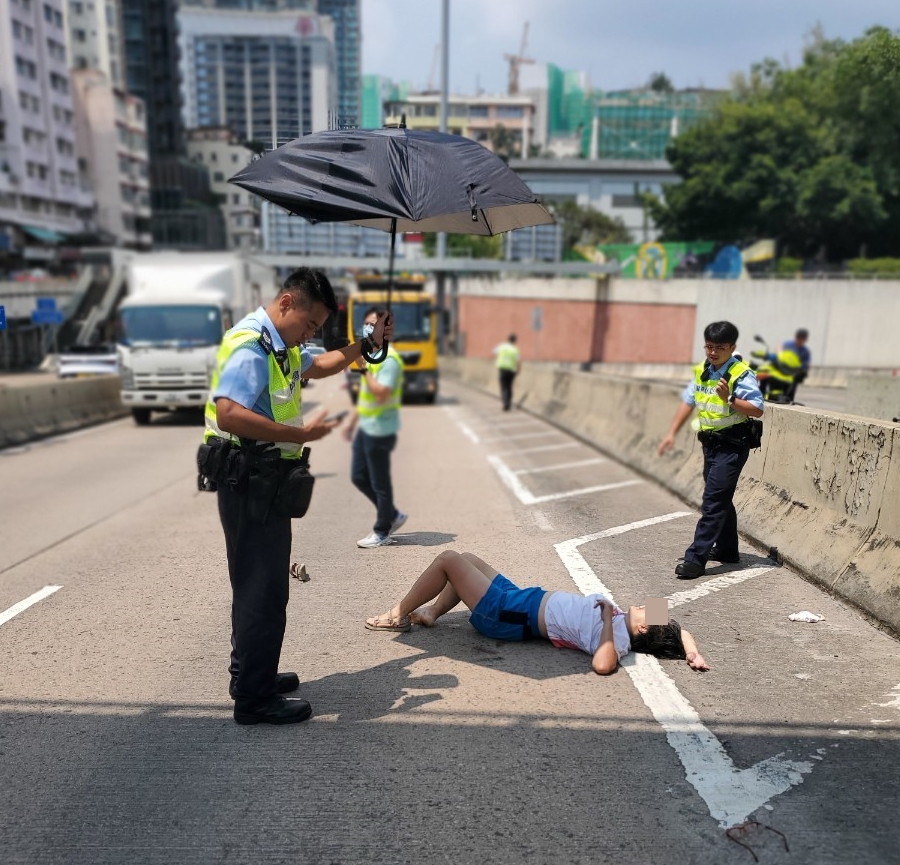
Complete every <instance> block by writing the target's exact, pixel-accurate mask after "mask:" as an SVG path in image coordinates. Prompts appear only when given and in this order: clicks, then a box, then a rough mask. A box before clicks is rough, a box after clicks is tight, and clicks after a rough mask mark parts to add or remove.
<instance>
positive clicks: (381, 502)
mask: <svg viewBox="0 0 900 865" xmlns="http://www.w3.org/2000/svg"><path fill="white" fill-rule="evenodd" d="M384 315H385V312H384V311H383V310H380V309H378V308H377V307H374V306H373V307H371V308H369V309H367V310H366V314H365V318H364V319H363V333H366V331H367V329H368V328H371V327H374V326H375V325H376V323H377V322H379V321H381V320H382V319H383V318H384ZM357 365H358V367H359V368H360V369H361V370H362V375H361V377H360V383H359V395H358V397H357V399H356V414H354V415H353V417H352V419H351V420H350V421H349V422H348V423H347V426H346V427H345V428H344V437H345V438H346V439H347V440H348V441H349V440H350V439H352V440H353V462H352V464H351V468H350V480H352V481H353V485H354V486H355V487H356V488H357V489H358V490H359V491H360V492H361V493H362V494H363V495H364V496H365V497H366V498H367V499H368V500H369V501H370V502H372V504H373V505H375V508H376V515H375V525H374V526H372V531H371V532H370V533H369V534H368V535H366V536H365V537H364V538H360V539H359V540H358V541H357V542H356V545H357V546H358V547H362V548H363V549H371V548H372V547H383V546H386V545H387V544H392V543H393V542H394V541H393V539H392V538H391V535H393V534H394V533H395V532H397V531H398V530H399V529H400V527H401V526H402V525H403V524H404V523H405V522H406V520H407V515H406V514H405V513H403V511H401V510H398V509H397V508H396V507H395V506H394V486H393V483H392V482H391V451H393V450H394V448H395V447H396V445H397V432H398V430H399V429H400V402H401V400H402V397H403V359H402V358H401V357H400V355H399V354H398V353H397V352H396V351H395V350H394V347H393V346H392V345H391V346H388V353H387V357H386V358H385V359H384V360H383V361H382V362H381V363H365V361H363V360H360V361H358V362H357ZM354 431H355V433H356V435H354Z"/></svg>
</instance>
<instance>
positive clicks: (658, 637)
mask: <svg viewBox="0 0 900 865" xmlns="http://www.w3.org/2000/svg"><path fill="white" fill-rule="evenodd" d="M631 650H632V651H633V652H644V654H647V655H655V656H656V657H657V658H668V659H670V660H678V661H681V660H684V659H685V658H686V657H687V655H686V653H685V651H684V643H683V642H682V641H681V625H679V624H678V622H676V621H675V619H669V624H668V625H647V632H646V633H645V634H632V635H631Z"/></svg>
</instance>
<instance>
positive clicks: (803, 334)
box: [794, 327, 809, 339]
mask: <svg viewBox="0 0 900 865" xmlns="http://www.w3.org/2000/svg"><path fill="white" fill-rule="evenodd" d="M794 339H809V331H808V330H807V329H806V328H805V327H801V328H800V329H799V330H798V331H797V332H796V333H795V334H794Z"/></svg>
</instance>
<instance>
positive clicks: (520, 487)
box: [487, 454, 643, 505]
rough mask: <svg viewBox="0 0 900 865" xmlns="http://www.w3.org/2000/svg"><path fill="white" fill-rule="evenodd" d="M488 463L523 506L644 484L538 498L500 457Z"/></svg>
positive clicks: (630, 483) (491, 457)
mask: <svg viewBox="0 0 900 865" xmlns="http://www.w3.org/2000/svg"><path fill="white" fill-rule="evenodd" d="M487 459H488V462H489V463H490V464H491V465H492V466H493V467H494V470H495V471H496V472H497V474H498V475H499V476H500V480H502V481H503V483H505V484H506V486H507V487H509V489H510V490H512V493H513V495H515V497H516V498H517V499H518V500H519V501H520V502H522V504H523V505H536V504H539V503H541V502H555V501H558V500H559V499H568V498H571V497H572V496H584V495H587V494H588V493H602V492H606V491H607V490H615V489H619V488H620V487H630V486H633V485H634V484H640V483H643V481H640V480H631V481H619V482H617V483H612V484H600V485H599V486H595V487H584V488H582V489H578V490H567V491H566V492H564V493H551V494H550V495H546V496H536V495H533V494H532V493H531V491H530V490H528V489H527V487H526V486H525V485H524V484H523V483H522V482H521V481H520V480H519V478H518V477H517V476H516V473H515V472H514V471H512V469H510V468H509V466H507V465H506V463H504V462H503V460H501V459H500V458H499V457H496V456H494V455H493V454H488V458H487Z"/></svg>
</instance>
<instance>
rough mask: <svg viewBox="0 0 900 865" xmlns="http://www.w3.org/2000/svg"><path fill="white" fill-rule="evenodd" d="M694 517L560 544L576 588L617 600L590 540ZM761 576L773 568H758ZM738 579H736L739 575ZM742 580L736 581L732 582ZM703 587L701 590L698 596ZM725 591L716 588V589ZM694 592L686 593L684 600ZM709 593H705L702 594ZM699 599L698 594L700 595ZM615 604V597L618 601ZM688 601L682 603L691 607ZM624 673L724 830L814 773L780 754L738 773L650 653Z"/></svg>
mask: <svg viewBox="0 0 900 865" xmlns="http://www.w3.org/2000/svg"><path fill="white" fill-rule="evenodd" d="M687 516H690V513H688V512H685V511H677V512H675V513H671V514H663V515H662V516H658V517H652V518H650V519H647V520H641V521H639V522H635V523H628V524H627V525H623V526H615V527H614V528H611V529H606V530H605V531H602V532H596V533H594V534H592V535H583V536H582V537H580V538H574V539H572V540H570V541H563V542H562V543H559V544H556V545H555V547H556V552H557V553H558V555H559V557H560V559H562V563H563V564H564V565H565V567H566V569H567V570H568V572H569V574H570V576H571V577H572V580H573V581H574V582H575V585H576V586H578V588H579V589H580V590H581V591H582V592H583V593H584V594H586V595H588V594H591V593H593V592H600V593H601V594H603V595H606V596H607V597H608V598H611V599H612V597H613V596H612V593H611V592H610V591H609V589H607V588H606V586H604V585H603V583H602V582H601V581H600V579H599V578H598V577H597V575H596V574H595V573H594V572H593V570H592V569H591V567H590V565H588V563H587V562H586V561H585V559H584V557H583V556H582V555H581V553H579V552H578V547H580V546H581V545H582V544H586V543H589V542H590V541H596V540H600V539H601V538H610V537H613V536H615V535H621V534H624V533H625V532H630V531H633V530H635V529H642V528H646V527H647V526H653V525H656V524H657V523H662V522H666V521H667V520H674V519H677V518H678V517H687ZM753 570H755V571H757V572H759V571H760V570H768V569H753ZM735 576H737V575H735ZM723 579H724V578H721V577H720V578H718V579H717V580H710V581H709V583H706V584H704V586H709V585H710V584H712V583H717V584H718V583H719V582H720V581H721V580H723ZM734 582H740V581H739V580H732V583H734ZM704 586H698V587H697V589H696V590H693V591H694V592H699V591H700V590H701V589H703V588H704ZM721 588H725V585H724V584H722V585H717V586H716V590H718V589H721ZM688 594H691V593H690V592H681V593H679V595H681V596H685V595H688ZM701 594H706V592H705V591H704V592H701ZM699 596H700V595H699V594H698V595H697V597H699ZM613 600H614V599H613ZM688 600H690V599H689V598H686V597H683V598H682V600H681V601H680V602H679V603H686V602H687V601H688ZM622 667H623V669H624V670H625V671H626V672H627V673H628V675H629V676H630V677H631V681H632V682H633V683H634V685H635V687H636V688H637V689H638V693H639V694H640V695H641V699H642V700H643V701H644V703H645V704H646V705H647V707H648V708H649V709H650V711H651V712H652V714H653V717H654V718H655V719H656V720H657V721H658V722H659V724H660V725H661V726H662V728H663V729H664V730H665V731H666V739H667V740H668V742H669V744H670V745H671V746H672V748H673V749H674V750H675V753H676V754H677V755H678V759H679V760H680V761H681V765H682V766H684V770H685V777H686V778H687V780H688V781H689V782H690V784H691V786H693V787H694V789H695V790H696V791H697V793H699V794H700V797H701V798H702V799H703V801H704V802H705V803H706V807H707V808H708V809H709V813H710V815H712V817H713V818H714V819H716V820H718V821H719V825H720V826H721V827H722V828H726V827H728V826H734V825H736V824H738V823H743V822H744V820H746V819H747V817H748V816H749V815H750V814H752V813H753V812H754V811H755V810H756V809H757V808H760V807H762V806H763V805H764V804H765V803H766V802H768V801H769V799H771V798H772V797H774V796H777V795H779V794H780V793H784V792H785V791H786V790H789V789H790V788H791V787H793V786H794V785H795V784H800V783H802V781H803V775H804V774H808V773H810V772H812V769H813V765H814V764H813V763H811V762H810V763H805V762H804V763H799V762H795V761H792V760H782V759H780V757H781V755H780V754H776V755H775V756H774V757H770V758H769V759H768V760H763V761H762V762H760V763H757V764H756V765H755V766H751V767H750V768H748V769H738V768H737V767H736V766H735V765H734V761H733V760H732V759H731V757H729V756H728V754H727V752H726V751H725V749H724V748H723V747H722V743H721V742H719V740H718V739H717V738H716V737H715V736H714V735H713V734H712V733H711V732H710V731H709V730H708V729H707V728H706V726H705V725H704V724H703V722H702V721H701V720H700V716H699V715H698V714H697V712H696V711H695V710H694V707H693V706H691V704H690V703H689V702H688V700H687V699H686V698H685V697H684V695H683V694H682V693H681V692H680V691H679V690H678V688H677V687H676V685H675V683H674V682H673V681H672V680H671V679H670V678H669V676H668V675H666V673H665V672H663V669H662V667H660V665H659V662H658V661H657V660H656V658H653V657H651V656H649V655H643V654H638V653H630V654H628V655H626V656H625V658H623V661H622Z"/></svg>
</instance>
